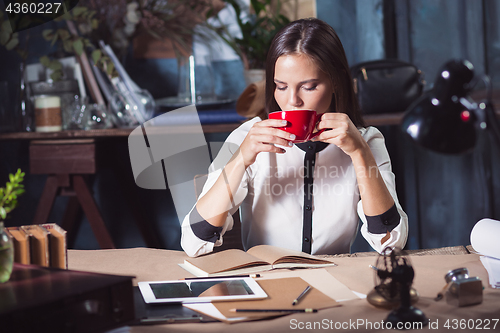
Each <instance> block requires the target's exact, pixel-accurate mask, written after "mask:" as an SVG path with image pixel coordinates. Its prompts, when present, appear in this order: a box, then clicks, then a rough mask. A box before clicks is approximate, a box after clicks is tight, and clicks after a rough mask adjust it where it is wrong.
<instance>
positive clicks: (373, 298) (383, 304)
mask: <svg viewBox="0 0 500 333" xmlns="http://www.w3.org/2000/svg"><path fill="white" fill-rule="evenodd" d="M381 287H382V288H388V286H387V285H382V286H381ZM419 296H420V295H419V294H418V291H417V290H416V289H415V288H411V289H410V303H411V305H413V304H415V303H417V301H418V299H419ZM366 300H367V301H368V303H370V304H371V305H373V306H375V307H377V308H383V309H394V308H397V307H398V306H399V304H400V301H401V299H400V297H399V293H398V294H397V295H396V296H395V297H393V298H390V299H387V298H385V297H383V296H382V295H381V294H380V293H379V292H378V291H377V289H375V288H373V289H372V290H371V291H370V292H369V293H368V295H366Z"/></svg>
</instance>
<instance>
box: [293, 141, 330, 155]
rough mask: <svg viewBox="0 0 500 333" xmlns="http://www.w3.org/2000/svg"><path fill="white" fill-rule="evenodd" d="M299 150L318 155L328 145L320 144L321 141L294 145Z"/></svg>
mask: <svg viewBox="0 0 500 333" xmlns="http://www.w3.org/2000/svg"><path fill="white" fill-rule="evenodd" d="M295 145H296V146H297V147H298V148H299V149H301V150H303V151H305V152H310V151H313V152H314V153H319V152H320V151H322V150H323V149H325V148H326V147H327V146H328V145H329V143H325V142H321V141H307V142H303V143H296V144H295Z"/></svg>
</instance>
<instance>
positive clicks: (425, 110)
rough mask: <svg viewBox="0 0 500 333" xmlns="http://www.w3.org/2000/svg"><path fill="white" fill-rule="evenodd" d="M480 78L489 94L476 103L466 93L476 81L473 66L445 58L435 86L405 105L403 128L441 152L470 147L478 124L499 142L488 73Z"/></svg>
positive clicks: (471, 147) (468, 148)
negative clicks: (447, 60) (406, 106)
mask: <svg viewBox="0 0 500 333" xmlns="http://www.w3.org/2000/svg"><path fill="white" fill-rule="evenodd" d="M481 78H482V79H483V81H484V82H485V84H486V85H487V90H488V97H487V100H486V102H481V103H479V105H478V104H477V103H475V102H474V101H472V99H470V98H469V96H468V95H469V93H470V91H471V90H472V88H473V87H474V85H475V84H476V83H477V81H474V82H472V81H473V79H474V66H473V65H472V64H471V63H470V62H469V61H467V60H452V61H449V62H447V63H446V64H445V65H444V66H443V67H442V68H441V70H440V71H439V74H438V76H437V78H436V81H435V84H434V88H433V89H432V90H430V91H429V92H427V93H426V94H424V95H423V96H422V97H420V98H419V99H418V100H416V101H415V102H414V103H413V104H411V105H410V106H409V107H408V109H407V111H406V114H405V116H404V118H403V122H402V129H403V131H404V132H405V133H407V134H408V135H409V136H410V137H411V138H412V139H413V140H414V141H416V142H417V143H418V144H420V145H421V146H423V147H425V148H428V149H430V150H433V151H436V152H440V153H448V154H458V153H464V152H467V151H470V150H472V149H473V148H474V145H475V143H476V128H477V127H479V128H480V129H481V130H487V129H489V130H490V133H492V134H493V136H494V138H495V140H496V141H497V143H498V144H500V130H499V128H500V126H499V124H498V120H497V118H496V115H495V110H494V108H493V103H492V98H491V93H492V92H491V83H490V80H489V78H488V77H487V76H482V77H481ZM471 82H472V83H471Z"/></svg>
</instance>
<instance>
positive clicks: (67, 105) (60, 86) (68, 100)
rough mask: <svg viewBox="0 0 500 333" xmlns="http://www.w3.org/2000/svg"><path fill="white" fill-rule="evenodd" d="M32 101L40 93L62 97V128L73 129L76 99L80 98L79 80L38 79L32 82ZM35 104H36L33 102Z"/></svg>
mask: <svg viewBox="0 0 500 333" xmlns="http://www.w3.org/2000/svg"><path fill="white" fill-rule="evenodd" d="M30 89H31V94H32V95H33V96H32V103H34V101H35V100H36V98H37V97H39V96H40V95H54V96H59V97H60V98H61V117H62V129H63V130H67V129H71V126H72V124H71V119H72V116H73V115H72V113H73V106H74V103H75V99H76V100H79V99H80V90H79V88H78V81H77V80H62V81H53V82H47V81H38V82H30ZM33 105H34V104H33Z"/></svg>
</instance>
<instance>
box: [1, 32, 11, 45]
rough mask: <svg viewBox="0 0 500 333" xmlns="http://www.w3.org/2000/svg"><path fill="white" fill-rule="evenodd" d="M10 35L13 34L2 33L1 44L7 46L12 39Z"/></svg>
mask: <svg viewBox="0 0 500 333" xmlns="http://www.w3.org/2000/svg"><path fill="white" fill-rule="evenodd" d="M10 35H11V33H10V32H7V31H1V32H0V44H2V45H4V46H5V44H7V42H8V41H9V39H10Z"/></svg>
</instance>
